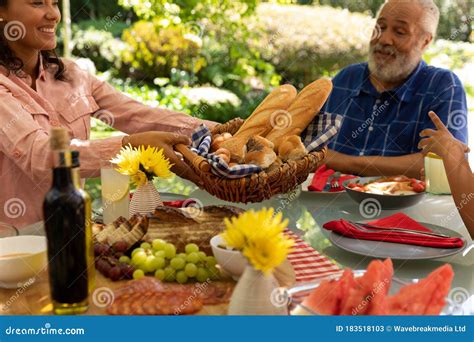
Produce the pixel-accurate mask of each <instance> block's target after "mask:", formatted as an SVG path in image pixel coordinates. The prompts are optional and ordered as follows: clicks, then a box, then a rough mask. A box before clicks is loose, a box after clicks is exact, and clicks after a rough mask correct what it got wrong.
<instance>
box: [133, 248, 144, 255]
mask: <svg viewBox="0 0 474 342" xmlns="http://www.w3.org/2000/svg"><path fill="white" fill-rule="evenodd" d="M138 252H145V250H144V249H143V248H135V249H134V250H133V251H132V257H133V256H134V255H135V254H136V253H138Z"/></svg>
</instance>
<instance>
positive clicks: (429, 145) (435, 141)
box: [418, 112, 470, 159]
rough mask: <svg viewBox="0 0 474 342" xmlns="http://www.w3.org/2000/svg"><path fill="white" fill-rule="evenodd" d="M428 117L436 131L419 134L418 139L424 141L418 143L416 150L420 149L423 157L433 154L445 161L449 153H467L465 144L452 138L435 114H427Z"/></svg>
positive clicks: (427, 130) (431, 130)
mask: <svg viewBox="0 0 474 342" xmlns="http://www.w3.org/2000/svg"><path fill="white" fill-rule="evenodd" d="M428 115H429V116H430V118H431V121H433V123H434V125H435V127H436V130H434V129H425V130H423V131H421V133H420V137H423V138H424V139H422V140H421V141H420V143H419V144H418V148H419V149H422V153H423V154H424V155H426V154H427V153H429V152H433V153H436V154H437V155H438V156H440V157H441V158H443V159H445V158H447V157H448V156H449V155H450V154H451V153H456V152H458V153H459V152H460V151H462V153H468V152H469V151H470V150H469V147H468V146H467V145H466V144H464V143H462V142H461V141H459V140H457V139H456V138H454V137H453V135H452V134H451V132H450V131H449V130H448V129H447V128H446V126H445V125H444V124H443V122H442V121H441V119H440V118H439V117H438V116H437V115H436V114H435V112H429V114H428Z"/></svg>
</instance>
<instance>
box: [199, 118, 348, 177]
mask: <svg viewBox="0 0 474 342" xmlns="http://www.w3.org/2000/svg"><path fill="white" fill-rule="evenodd" d="M341 122H342V117H341V116H340V115H334V114H329V113H324V114H320V115H318V116H317V117H316V119H315V120H314V122H312V123H311V124H310V125H309V126H308V128H307V129H306V130H305V137H304V138H303V139H302V140H303V143H304V145H305V146H306V149H307V150H308V151H309V152H314V151H319V150H321V149H322V148H323V147H324V146H325V145H326V144H327V143H328V142H329V140H331V139H332V138H333V137H334V136H335V135H336V134H337V132H338V130H339V128H340V127H341ZM211 142H212V138H211V131H210V130H209V128H207V127H206V126H205V125H201V126H199V127H198V128H197V129H196V130H195V131H194V133H193V135H192V147H191V150H192V151H193V152H195V153H197V154H198V155H200V156H201V157H203V158H205V159H206V160H207V161H208V162H209V164H210V165H211V167H212V168H211V171H212V173H214V174H215V175H218V176H222V177H226V178H243V177H246V176H248V175H250V174H253V173H258V172H260V171H262V168H261V167H259V166H257V165H253V164H244V165H236V166H233V167H229V165H227V163H226V162H225V161H223V160H222V159H221V158H220V157H218V156H216V155H215V154H213V153H210V152H209V151H210V147H211Z"/></svg>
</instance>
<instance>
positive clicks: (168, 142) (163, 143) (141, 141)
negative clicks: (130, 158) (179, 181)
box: [122, 131, 201, 186]
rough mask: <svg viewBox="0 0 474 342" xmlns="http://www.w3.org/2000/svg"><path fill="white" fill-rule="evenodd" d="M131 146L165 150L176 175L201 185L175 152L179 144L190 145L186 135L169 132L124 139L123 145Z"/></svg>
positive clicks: (147, 133)
mask: <svg viewBox="0 0 474 342" xmlns="http://www.w3.org/2000/svg"><path fill="white" fill-rule="evenodd" d="M128 144H131V145H132V147H139V146H145V147H148V146H152V147H156V148H158V149H163V153H164V154H165V156H166V157H167V158H168V159H169V160H170V163H172V164H173V166H172V167H171V171H173V172H174V173H175V174H176V175H178V176H180V177H182V178H186V179H189V180H190V181H191V182H193V183H195V184H197V185H198V186H200V185H201V179H200V178H199V177H198V175H197V174H196V173H195V172H194V171H193V170H192V169H191V168H190V167H189V166H188V165H187V164H186V163H185V162H184V161H182V160H181V158H180V157H179V156H178V155H177V154H176V152H175V151H174V146H175V145H178V144H184V145H190V144H191V139H189V138H188V137H186V136H184V135H179V134H176V133H167V132H154V131H152V132H143V133H136V134H132V135H130V136H126V137H124V139H123V141H122V145H123V146H126V145H128Z"/></svg>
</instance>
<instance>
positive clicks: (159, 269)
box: [119, 239, 220, 284]
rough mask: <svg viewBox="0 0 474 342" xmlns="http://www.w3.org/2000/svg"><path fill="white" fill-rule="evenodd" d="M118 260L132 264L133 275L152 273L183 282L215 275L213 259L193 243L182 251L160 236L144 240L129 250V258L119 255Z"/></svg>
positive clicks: (159, 276) (165, 278) (169, 279)
mask: <svg viewBox="0 0 474 342" xmlns="http://www.w3.org/2000/svg"><path fill="white" fill-rule="evenodd" d="M119 261H120V262H124V263H128V264H130V265H131V266H133V267H135V268H136V270H135V271H134V272H133V278H134V279H140V278H141V277H143V276H145V274H153V275H154V276H155V277H156V278H157V279H159V280H163V281H167V282H173V281H177V282H178V283H180V284H185V283H187V282H189V281H193V280H195V281H198V282H200V283H203V282H205V281H207V280H208V279H211V280H217V279H219V274H220V272H219V270H218V269H217V267H216V264H217V262H216V259H215V258H214V257H213V256H208V255H206V253H204V252H202V251H200V250H199V247H198V245H196V244H194V243H190V244H187V245H186V246H185V249H184V252H183V253H177V252H176V247H175V246H174V245H173V244H171V243H167V242H166V241H164V240H161V239H156V240H153V241H152V243H151V244H149V243H148V242H144V243H142V244H141V245H140V247H139V248H136V249H134V250H133V251H132V254H131V258H129V257H127V256H122V257H121V258H120V259H119Z"/></svg>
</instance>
